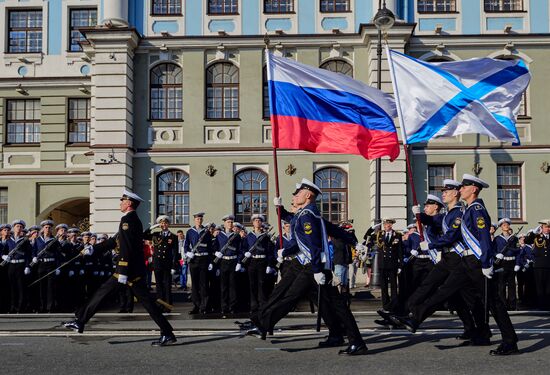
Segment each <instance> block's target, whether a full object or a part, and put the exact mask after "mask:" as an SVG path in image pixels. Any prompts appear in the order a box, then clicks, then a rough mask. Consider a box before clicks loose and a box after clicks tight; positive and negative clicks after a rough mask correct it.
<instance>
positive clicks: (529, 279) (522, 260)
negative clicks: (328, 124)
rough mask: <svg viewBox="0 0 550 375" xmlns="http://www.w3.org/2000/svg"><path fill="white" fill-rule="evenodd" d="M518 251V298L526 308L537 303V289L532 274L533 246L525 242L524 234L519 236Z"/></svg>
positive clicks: (516, 269)
mask: <svg viewBox="0 0 550 375" xmlns="http://www.w3.org/2000/svg"><path fill="white" fill-rule="evenodd" d="M518 237H519V245H520V252H519V255H518V256H517V257H516V266H515V267H514V271H516V272H517V274H516V276H517V279H518V300H519V304H520V305H521V306H522V307H525V308H527V309H529V308H532V307H535V306H536V305H537V302H536V301H537V290H536V288H535V276H534V275H533V267H532V266H531V265H532V264H533V248H532V246H531V245H527V244H526V243H525V234H524V233H521V234H520V235H519V236H518Z"/></svg>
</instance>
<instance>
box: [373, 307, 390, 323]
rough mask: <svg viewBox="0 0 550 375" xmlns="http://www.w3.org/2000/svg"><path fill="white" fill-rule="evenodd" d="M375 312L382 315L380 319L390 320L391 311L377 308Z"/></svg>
mask: <svg viewBox="0 0 550 375" xmlns="http://www.w3.org/2000/svg"><path fill="white" fill-rule="evenodd" d="M376 312H377V313H378V315H380V316H381V317H382V319H384V320H388V321H389V320H390V316H391V313H390V312H389V311H387V310H384V309H378V310H376Z"/></svg>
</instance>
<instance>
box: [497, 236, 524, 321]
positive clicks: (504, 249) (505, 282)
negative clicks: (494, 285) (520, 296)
mask: <svg viewBox="0 0 550 375" xmlns="http://www.w3.org/2000/svg"><path fill="white" fill-rule="evenodd" d="M494 244H495V248H496V252H497V254H502V255H503V258H502V260H501V261H499V260H495V263H497V262H500V266H501V268H502V271H501V272H499V273H498V274H497V275H498V276H497V281H498V294H499V296H500V298H502V300H503V301H505V302H506V307H507V308H508V310H515V309H516V307H517V306H516V299H517V298H516V272H515V271H514V267H515V266H516V257H517V256H519V253H520V250H521V249H520V247H519V240H518V238H517V237H516V236H514V235H511V236H504V235H503V234H499V235H498V236H496V237H495V239H494Z"/></svg>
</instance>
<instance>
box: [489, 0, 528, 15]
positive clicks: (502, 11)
mask: <svg viewBox="0 0 550 375" xmlns="http://www.w3.org/2000/svg"><path fill="white" fill-rule="evenodd" d="M488 1H490V0H483V11H484V12H485V13H525V12H527V11H526V10H525V1H524V0H514V1H518V2H520V3H521V6H520V8H521V9H517V10H508V9H488V6H489V5H488V4H487V3H488ZM493 1H494V0H493ZM497 1H498V2H499V3H502V5H503V6H504V4H503V2H504V0H497Z"/></svg>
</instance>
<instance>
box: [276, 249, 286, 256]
mask: <svg viewBox="0 0 550 375" xmlns="http://www.w3.org/2000/svg"><path fill="white" fill-rule="evenodd" d="M283 251H285V249H279V250H277V258H282V257H283Z"/></svg>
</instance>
